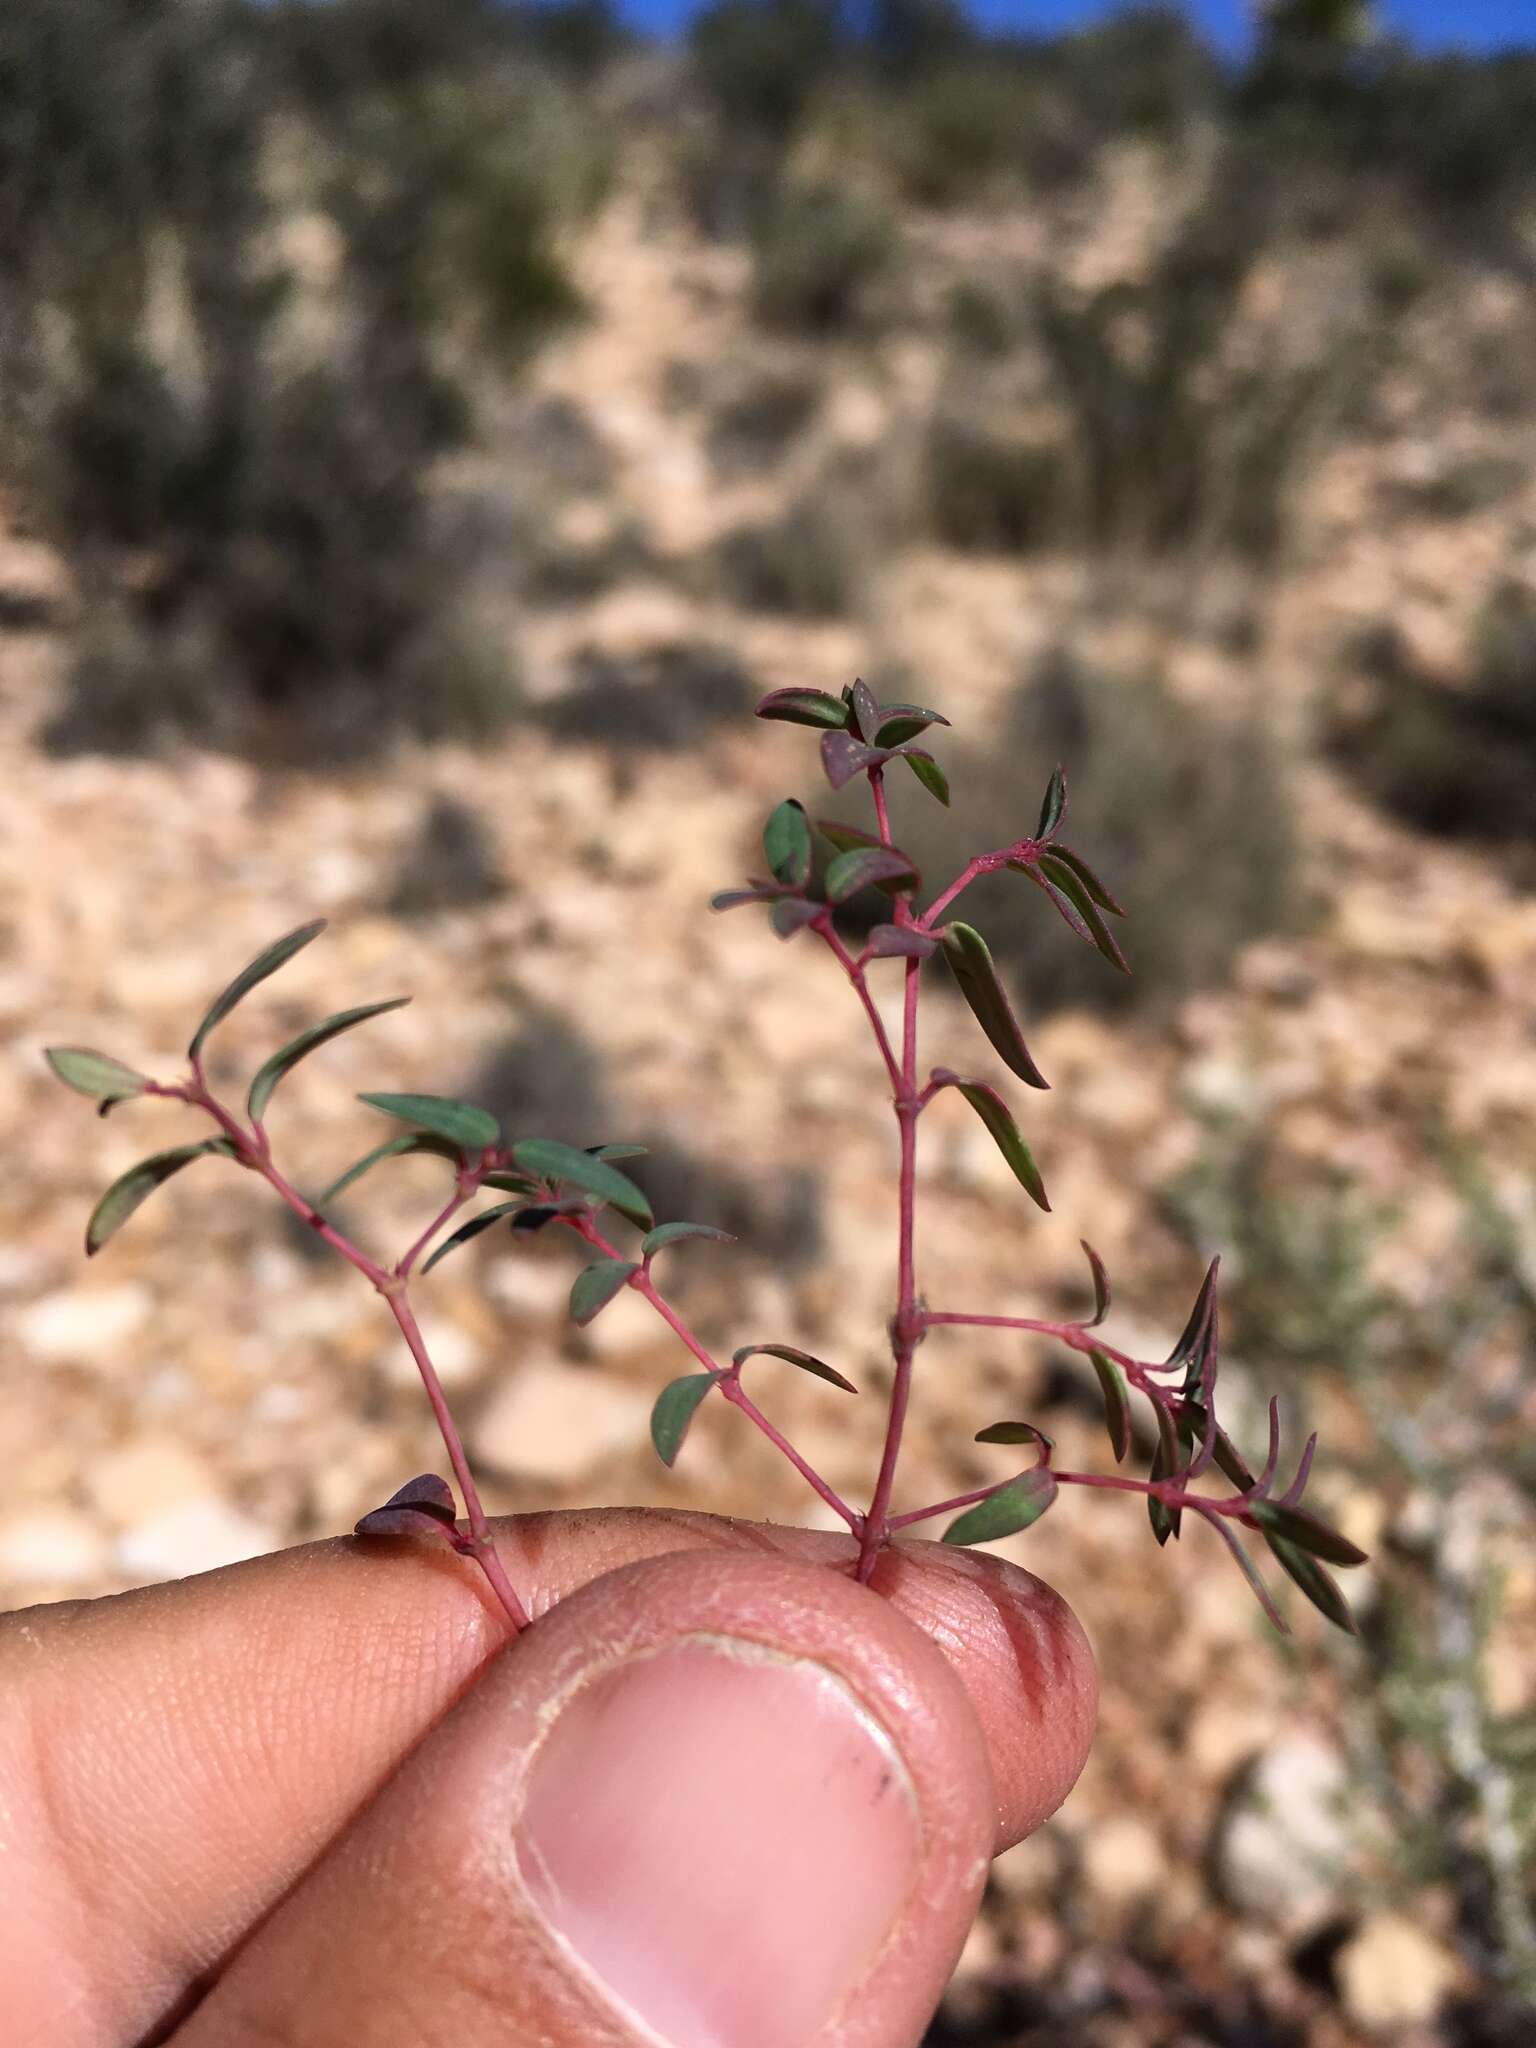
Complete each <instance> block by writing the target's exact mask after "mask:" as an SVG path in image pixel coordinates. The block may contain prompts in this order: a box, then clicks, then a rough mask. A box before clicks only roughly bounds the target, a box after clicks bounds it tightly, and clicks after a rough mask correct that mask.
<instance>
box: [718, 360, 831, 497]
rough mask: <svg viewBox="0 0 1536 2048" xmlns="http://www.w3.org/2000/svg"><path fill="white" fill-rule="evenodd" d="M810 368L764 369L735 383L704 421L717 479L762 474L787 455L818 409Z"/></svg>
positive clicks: (819, 390) (816, 384) (819, 389)
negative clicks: (706, 420)
mask: <svg viewBox="0 0 1536 2048" xmlns="http://www.w3.org/2000/svg"><path fill="white" fill-rule="evenodd" d="M821 399H822V385H821V379H820V378H819V377H818V376H817V375H816V374H815V373H814V372H813V371H812V370H810V369H808V368H800V369H785V370H771V369H770V370H764V371H761V372H756V373H750V372H749V373H748V374H746V375H745V376H742V377H740V378H739V379H737V380H735V382H734V387H733V388H732V389H730V390H728V391H727V392H726V393H725V394H724V395H723V396H722V398H721V400H720V402H719V404H718V407H717V409H716V410H715V413H714V416H713V418H712V419H711V420H710V423H709V457H710V461H711V463H712V464H713V465H714V467H715V469H716V470H718V471H719V472H720V474H721V475H722V476H737V475H750V474H753V473H755V472H761V471H762V470H764V469H766V468H768V467H769V466H770V465H771V464H773V463H775V462H777V461H779V460H780V459H781V458H782V457H783V456H784V455H786V454H787V453H788V452H789V450H790V448H791V447H792V446H793V445H794V443H795V442H796V441H797V440H798V439H799V437H800V435H802V434H803V433H805V432H806V431H807V429H808V428H809V427H810V426H811V424H812V422H813V421H814V419H815V417H816V414H817V412H818V411H819V410H820V407H821Z"/></svg>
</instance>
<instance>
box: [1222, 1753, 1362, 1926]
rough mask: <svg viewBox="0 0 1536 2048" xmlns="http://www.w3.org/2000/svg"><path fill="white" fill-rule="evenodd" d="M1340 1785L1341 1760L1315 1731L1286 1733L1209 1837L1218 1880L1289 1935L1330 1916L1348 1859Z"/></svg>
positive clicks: (1234, 1899)
mask: <svg viewBox="0 0 1536 2048" xmlns="http://www.w3.org/2000/svg"><path fill="white" fill-rule="evenodd" d="M1345 1791H1346V1777H1345V1770H1344V1765H1343V1762H1342V1760H1341V1759H1340V1757H1339V1755H1338V1753H1337V1751H1335V1750H1334V1749H1332V1748H1330V1747H1329V1746H1328V1744H1326V1743H1325V1742H1323V1741H1321V1740H1320V1739H1319V1738H1317V1737H1316V1736H1307V1735H1293V1736H1290V1737H1287V1738H1286V1739H1285V1740H1283V1741H1281V1742H1277V1743H1276V1744H1275V1745H1274V1746H1273V1747H1272V1748H1270V1749H1267V1750H1265V1751H1264V1753H1263V1755H1262V1756H1260V1757H1259V1758H1258V1759H1257V1761H1256V1762H1255V1763H1254V1764H1253V1765H1252V1766H1251V1767H1250V1769H1249V1771H1248V1772H1247V1774H1246V1776H1245V1778H1244V1779H1243V1780H1242V1781H1241V1782H1240V1784H1239V1785H1238V1787H1237V1789H1236V1792H1235V1794H1234V1795H1233V1796H1232V1797H1231V1798H1230V1799H1229V1800H1228V1802H1227V1806H1226V1811H1225V1813H1224V1815H1223V1817H1222V1818H1221V1820H1220V1821H1219V1822H1218V1824H1217V1836H1216V1843H1215V1865H1216V1873H1217V1877H1218V1880H1219V1882H1220V1884H1221V1887H1222V1890H1223V1891H1224V1892H1225V1894H1226V1896H1227V1898H1228V1899H1229V1900H1230V1902H1231V1903H1232V1904H1233V1905H1234V1906H1235V1907H1237V1909H1238V1910H1239V1911H1240V1912H1242V1913H1246V1914H1249V1915H1251V1916H1252V1917H1253V1918H1254V1919H1257V1920H1261V1921H1266V1922H1270V1923H1273V1924H1275V1925H1278V1926H1280V1927H1281V1928H1283V1929H1284V1931H1285V1932H1286V1933H1287V1934H1289V1935H1298V1934H1302V1933H1305V1932H1306V1931H1308V1930H1309V1929H1311V1928H1313V1927H1315V1926H1317V1925H1318V1923H1319V1922H1320V1921H1322V1920H1324V1919H1325V1918H1326V1917H1327V1916H1328V1914H1329V1913H1330V1912H1331V1911H1332V1910H1333V1908H1334V1906H1335V1905H1336V1903H1337V1899H1338V1895H1339V1890H1340V1887H1341V1885H1342V1884H1343V1883H1344V1881H1345V1879H1346V1876H1347V1874H1348V1869H1349V1862H1350V1850H1351V1846H1352V1843H1351V1832H1350V1828H1349V1825H1348V1822H1347V1820H1346V1818H1345V1815H1344V1811H1343V1805H1344V1797H1345Z"/></svg>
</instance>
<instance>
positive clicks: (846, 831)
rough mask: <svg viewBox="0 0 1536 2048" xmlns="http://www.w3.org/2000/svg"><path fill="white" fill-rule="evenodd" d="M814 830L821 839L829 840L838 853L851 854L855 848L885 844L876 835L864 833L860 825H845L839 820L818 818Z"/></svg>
mask: <svg viewBox="0 0 1536 2048" xmlns="http://www.w3.org/2000/svg"><path fill="white" fill-rule="evenodd" d="M816 830H817V831H818V832H819V833H820V834H821V836H822V837H823V839H829V840H830V841H831V842H832V844H833V845H834V846H835V847H836V848H837V850H838V852H839V853H852V851H853V850H854V848H855V847H857V846H883V845H884V844H885V841H884V840H883V839H881V838H880V836H879V834H878V833H875V832H866V831H865V830H864V827H863V826H862V825H848V824H845V823H844V822H843V820H842V819H841V818H818V819H817V820H816Z"/></svg>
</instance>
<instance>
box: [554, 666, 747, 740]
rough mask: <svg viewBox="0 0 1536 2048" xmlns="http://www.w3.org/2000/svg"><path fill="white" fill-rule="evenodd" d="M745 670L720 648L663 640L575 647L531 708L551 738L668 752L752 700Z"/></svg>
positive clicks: (729, 722) (741, 711)
mask: <svg viewBox="0 0 1536 2048" xmlns="http://www.w3.org/2000/svg"><path fill="white" fill-rule="evenodd" d="M754 694H755V693H754V686H753V682H752V678H751V676H750V675H749V674H748V672H747V670H746V669H745V668H744V667H743V666H742V664H741V662H740V661H739V660H738V659H737V657H736V656H735V655H734V654H732V653H731V652H730V651H729V650H728V649H727V648H723V647H715V646H712V645H710V644H709V643H708V642H706V641H666V642H663V643H662V644H661V645H660V646H657V647H648V648H643V649H641V650H639V651H638V652H636V653H631V654H624V655H618V654H610V653H607V652H605V651H603V650H602V649H600V648H596V647H585V648H580V649H578V651H577V652H576V654H575V655H574V657H573V658H572V661H571V669H570V675H569V678H568V680H567V682H566V686H565V688H564V689H563V690H562V691H561V693H560V695H559V696H558V697H554V698H551V699H550V700H549V701H548V702H547V703H545V704H541V705H540V706H539V707H538V710H537V712H536V713H535V714H534V715H535V716H536V717H537V719H538V722H539V723H540V724H541V725H542V726H543V727H544V729H545V731H546V732H549V733H551V734H553V735H554V737H555V738H556V739H561V740H566V741H570V742H573V743H575V744H578V745H584V746H602V747H611V748H614V749H617V750H619V751H621V752H632V751H635V750H637V749H643V750H645V751H648V752H655V753H675V752H677V751H679V750H681V749H684V748H687V747H690V746H693V745H695V744H696V743H697V741H698V740H699V738H700V736H701V735H702V734H703V733H706V732H708V731H710V730H711V729H713V728H715V727H724V726H734V725H737V724H738V723H739V722H740V720H741V719H743V718H744V717H746V716H747V714H748V713H749V712H750V710H751V708H752V703H753V701H754Z"/></svg>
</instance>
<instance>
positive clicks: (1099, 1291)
mask: <svg viewBox="0 0 1536 2048" xmlns="http://www.w3.org/2000/svg"><path fill="white" fill-rule="evenodd" d="M1077 1241H1078V1243H1079V1244H1080V1245H1081V1246H1082V1248H1083V1250H1084V1252H1085V1253H1086V1255H1087V1259H1088V1270H1089V1272H1090V1273H1091V1274H1092V1275H1093V1315H1092V1317H1091V1318H1090V1319H1089V1321H1088V1323H1087V1325H1086V1327H1087V1328H1088V1329H1090V1330H1096V1329H1097V1328H1098V1326H1099V1324H1100V1323H1102V1322H1103V1320H1104V1318H1105V1317H1106V1316H1107V1315H1108V1314H1109V1303H1110V1293H1109V1275H1108V1273H1106V1272H1105V1270H1104V1261H1103V1260H1102V1259H1101V1258H1100V1257H1099V1255H1098V1253H1097V1252H1096V1251H1095V1250H1094V1248H1093V1246H1092V1245H1091V1244H1090V1243H1089V1242H1088V1240H1087V1238H1086V1237H1080V1238H1079V1239H1078V1240H1077Z"/></svg>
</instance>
